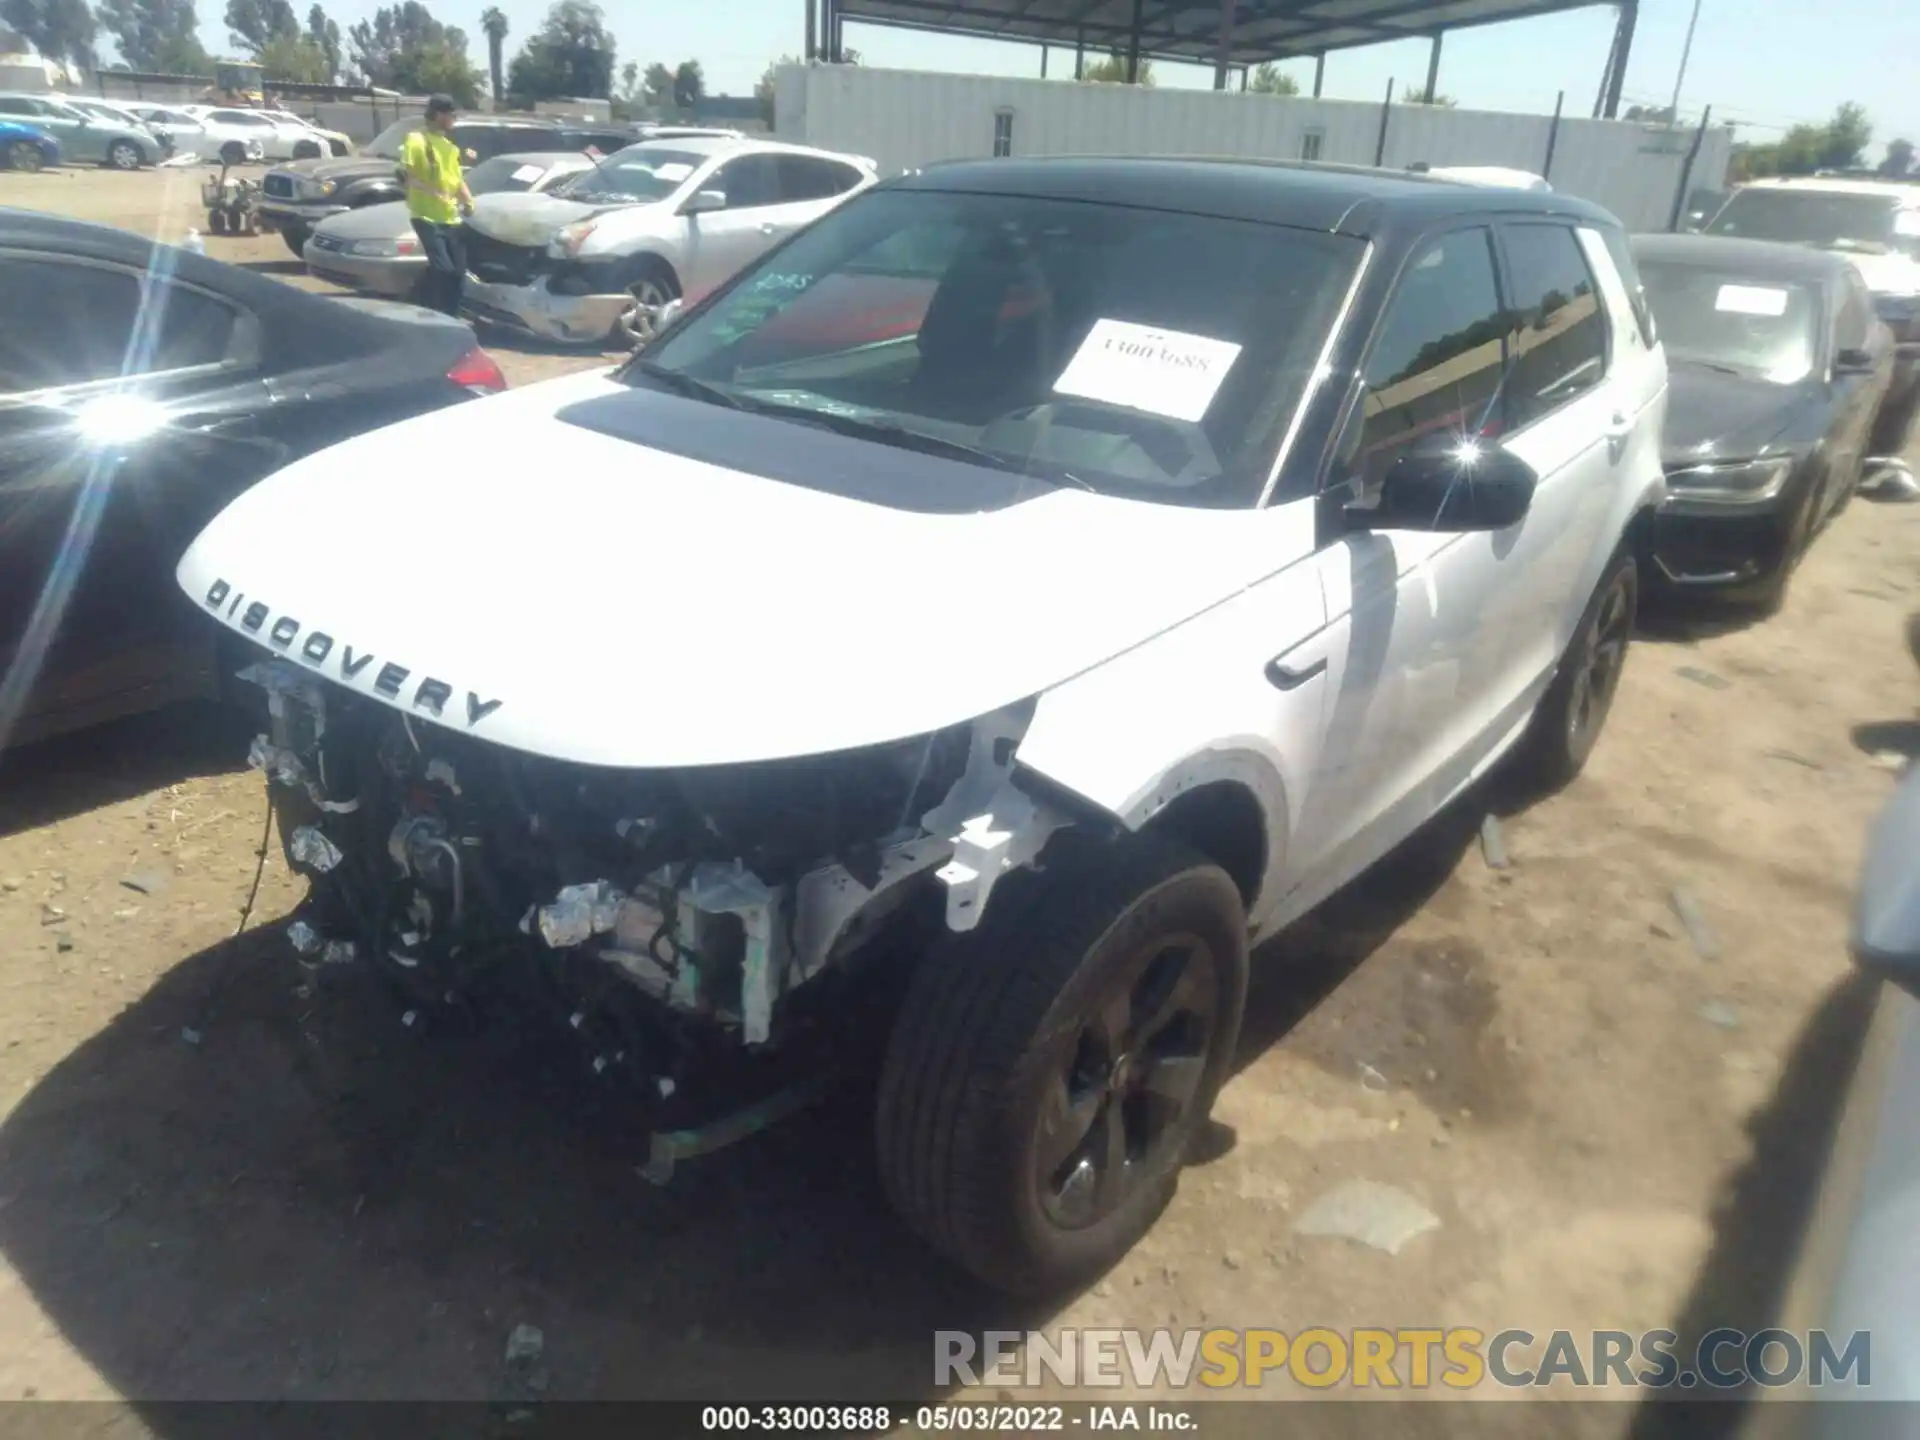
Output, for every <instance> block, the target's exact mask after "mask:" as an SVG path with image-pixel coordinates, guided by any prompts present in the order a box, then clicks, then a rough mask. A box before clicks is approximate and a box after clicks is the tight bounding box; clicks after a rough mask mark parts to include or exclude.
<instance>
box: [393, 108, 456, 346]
mask: <svg viewBox="0 0 1920 1440" xmlns="http://www.w3.org/2000/svg"><path fill="white" fill-rule="evenodd" d="M459 113H460V111H459V107H458V106H456V105H455V104H454V103H453V98H452V97H451V96H449V95H435V96H433V97H432V98H431V99H430V100H428V101H427V123H426V124H425V125H424V126H422V127H421V128H420V129H418V130H416V131H414V132H413V133H412V134H411V135H409V136H407V139H406V143H405V144H404V145H402V146H401V147H400V168H401V169H402V170H404V171H405V172H406V178H407V214H408V216H409V217H410V218H411V219H412V220H413V233H414V234H416V235H418V236H419V237H420V249H421V252H422V253H423V254H424V255H425V256H426V257H427V273H426V274H425V275H423V276H421V278H420V290H419V300H420V303H421V304H422V305H425V306H426V307H427V308H429V309H431V310H439V311H441V312H442V313H444V314H447V315H458V314H459V313H460V291H461V289H462V286H463V283H464V281H465V279H466V273H467V245H466V236H465V234H464V233H463V231H462V228H461V223H460V222H461V217H462V216H464V215H466V214H468V213H469V212H470V211H471V210H472V209H473V192H471V191H470V190H468V189H467V182H466V180H465V179H464V178H463V176H462V175H461V173H460V147H459V146H458V145H456V144H455V143H454V141H453V122H454V120H455V119H457V118H458V116H459Z"/></svg>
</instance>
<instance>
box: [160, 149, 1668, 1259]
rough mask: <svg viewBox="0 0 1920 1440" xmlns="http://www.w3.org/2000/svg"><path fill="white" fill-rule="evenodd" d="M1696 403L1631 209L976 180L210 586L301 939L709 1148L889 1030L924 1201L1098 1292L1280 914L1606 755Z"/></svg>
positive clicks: (188, 563)
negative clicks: (1496, 778)
mask: <svg viewBox="0 0 1920 1440" xmlns="http://www.w3.org/2000/svg"><path fill="white" fill-rule="evenodd" d="M1666 393H1667V382H1666V362H1665V357H1664V355H1663V353H1662V352H1661V350H1660V349H1659V348H1658V345H1657V343H1656V342H1655V338H1654V335H1653V333H1652V329H1651V324H1650V321H1649V320H1648V318H1647V315H1646V311H1645V307H1644V303H1643V301H1642V300H1641V298H1640V294H1639V287H1638V284H1637V282H1636V279H1635V277H1634V273H1633V269H1632V261H1631V259H1630V258H1629V255H1628V251H1627V246H1626V237H1625V235H1624V233H1623V232H1622V230H1621V228H1620V226H1619V224H1618V222H1617V221H1615V220H1614V219H1613V218H1612V217H1611V216H1609V215H1607V214H1606V213H1605V212H1603V211H1601V210H1598V209H1596V208H1595V207H1593V206H1591V205H1588V204H1586V203H1584V202H1581V201H1577V200H1573V199H1569V198H1566V197H1564V196H1559V195H1555V194H1552V193H1548V192H1525V191H1519V190H1510V189H1495V188H1490V187H1486V186H1468V185H1461V184H1457V183H1450V182H1446V181H1440V180H1423V179H1418V178H1412V177H1408V176H1404V175H1393V174H1388V173H1385V172H1349V171H1320V170H1316V169H1302V168H1297V167H1288V166H1278V165H1261V164H1251V163H1232V162H1199V161H1192V160H1181V161H1178V162H1168V161H1144V160H1143V161H1128V160H1066V159H1062V160H1039V161H1026V160H1013V159H1002V160H995V161H987V162H966V163H959V164H955V165H951V166H940V167H934V168H931V169H929V170H927V171H924V172H921V173H918V174H914V175H909V176H906V177H903V178H901V179H898V180H894V181H891V182H888V183H886V184H884V185H881V186H878V187H876V188H874V189H872V190H870V191H868V192H867V193H865V194H862V195H859V196H856V197H855V198H854V199H852V200H851V201H849V202H848V203H846V204H845V205H842V206H840V207H839V208H837V209H835V210H834V211H833V213H832V214H830V215H828V216H827V217H826V218H824V219H822V220H820V221H819V222H817V223H816V224H814V225H813V226H811V227H810V228H808V229H807V230H805V231H803V232H801V233H800V234H799V235H797V236H796V237H795V238H793V239H792V240H790V241H789V242H787V243H786V244H785V245H783V246H780V247H778V248H777V249H775V250H773V251H772V253H770V254H769V255H767V256H766V257H764V258H763V259H761V260H760V261H759V262H758V263H756V264H753V265H751V266H749V267H748V268H747V269H746V270H745V271H744V272H743V273H741V274H740V275H739V276H738V277H737V278H736V279H734V280H733V281H732V282H731V283H730V284H728V285H726V286H724V287H722V288H721V289H720V290H718V291H717V292H715V293H714V294H712V295H711V296H709V297H708V298H707V299H706V300H705V301H704V302H702V303H700V304H697V305H695V306H693V307H692V308H691V309H690V310H688V311H686V312H684V313H683V314H682V315H681V316H680V317H678V318H677V319H676V320H675V322H674V323H673V324H671V325H670V326H669V327H668V328H667V329H666V330H664V331H663V333H662V334H661V335H659V336H658V337H657V338H656V339H655V340H654V342H653V343H652V344H651V345H649V346H648V347H647V348H646V349H645V350H643V351H642V352H641V353H640V354H639V355H637V356H635V357H634V358H633V359H632V360H630V361H629V362H628V363H627V364H626V365H624V366H623V367H621V368H620V369H619V370H617V371H612V372H607V373H601V374H593V375H582V376H575V377H570V378H567V379H563V380H557V381H553V382H551V383H548V384H544V385H539V386H534V387H530V388H528V389H524V390H519V391H515V392H513V393H511V394H509V395H506V396H503V397H500V398H498V399H492V400H487V401H485V402H482V403H480V404H478V405H474V406H466V407H462V409H461V411H460V414H459V416H458V418H457V420H456V419H452V418H446V419H442V418H437V417H428V418H426V419H421V420H412V421H407V422H404V423H402V424H399V425H395V426H393V427H391V428H389V429H386V430H382V431H378V432H376V433H373V434H370V435H366V436H362V437H361V438H358V439H355V440H350V441H348V442H346V443H344V444H342V445H339V446H336V447H335V448H333V449H332V450H329V451H325V452H322V453H321V454H319V455H316V456H313V457H311V458H309V459H306V460H303V461H301V462H299V463H298V464H296V465H294V466H292V467H290V468H288V469H287V470H284V471H282V472H281V473H280V474H278V475H277V476H274V477H272V478H270V479H268V480H266V481H265V482H263V483H261V484H260V485H258V486H256V487H255V488H254V489H252V490H250V491H248V492H247V493H246V494H245V495H243V496H242V497H240V498H239V499H238V500H236V501H235V502H234V503H233V504H232V505H231V507H230V508H229V509H228V510H227V511H226V512H225V513H223V514H222V515H221V516H220V517H219V518H218V519H216V520H215V521H214V523H213V524H212V525H211V526H209V527H208V528H207V530H206V531H205V532H204V533H203V534H202V535H201V536H200V538H199V539H198V540H197V541H196V542H195V544H194V545H193V547H192V548H191V549H190V551H189V552H188V553H187V555H186V557H185V558H184V559H183V560H182V562H181V564H180V568H179V577H180V581H181V584H182V585H183V586H184V588H185V589H186V591H187V592H188V594H189V595H190V596H191V597H192V599H193V601H194V603H196V604H198V605H201V606H203V607H204V608H205V609H206V611H207V613H208V614H209V615H210V616H212V617H214V618H216V619H218V620H219V621H220V622H222V623H224V624H225V625H227V626H229V627H231V628H232V629H234V630H235V631H237V632H238V633H239V634H241V635H242V636H249V637H252V638H253V639H254V640H255V641H257V642H258V643H259V646H260V649H261V654H262V657H263V663H262V664H260V665H258V666H256V667H254V668H253V669H252V671H251V674H252V675H253V676H254V678H256V679H258V680H260V681H261V683H263V684H264V685H266V686H267V687H268V689H269V691H270V692H271V696H272V709H273V711H274V717H275V718H274V729H273V733H272V734H271V735H267V736H262V737H261V739H260V741H259V742H258V744H257V746H256V750H255V759H256V762H257V763H258V764H259V765H260V766H262V767H263V768H264V769H265V770H266V772H267V774H268V775H269V777H270V782H271V789H272V793H273V795H274V797H275V800H276V805H277V807H278V813H279V816H280V823H281V827H282V833H283V834H284V835H285V836H286V837H287V841H288V849H289V855H290V857H291V859H292V861H293V863H294V864H295V865H296V866H297V867H298V868H299V869H300V870H302V871H303V872H304V873H306V874H307V875H309V876H311V877H312V886H311V890H310V894H309V897H308V899H307V900H306V902H305V903H304V904H303V906H302V907H301V909H300V912H299V914H298V916H297V919H296V920H295V922H294V924H293V925H292V927H291V929H290V931H289V938H290V939H291V941H292V945H293V948H294V950H295V951H296V952H297V953H298V954H299V955H300V957H301V958H302V959H303V961H304V962H306V963H308V964H310V965H313V966H315V967H318V968H322V969H324V970H325V971H327V972H329V973H333V972H344V971H352V970H357V971H360V972H365V973H372V974H375V975H377V976H379V977H380V979H381V980H382V982H383V983H385V984H387V985H390V986H391V987H392V988H393V989H394V990H396V991H397V992H398V993H399V994H400V995H401V997H402V1008H403V1010H404V1012H405V1014H406V1016H407V1018H408V1021H409V1024H411V1025H413V1026H414V1027H416V1028H422V1029H430V1028H431V1027H432V1026H433V1025H434V1023H435V1022H436V1019H437V1018H438V1017H441V1016H445V1015H451V1014H453V1013H456V1012H458V1013H463V1014H464V1013H474V1012H477V1013H482V1014H485V1013H501V1014H506V1015H511V1016H513V1017H515V1023H520V1022H522V1021H524V1018H525V1017H526V1016H528V1015H536V1014H544V1015H549V1016H551V1017H552V1024H553V1025H554V1027H555V1028H556V1031H557V1032H559V1033H563V1034H564V1033H569V1032H570V1033H571V1034H572V1035H573V1036H575V1037H577V1039H578V1041H579V1043H580V1054H581V1060H582V1065H583V1068H584V1069H587V1070H590V1071H591V1072H592V1073H594V1074H596V1075H598V1076H600V1077H601V1079H602V1080H603V1081H604V1082H605V1083H608V1084H616V1085H621V1086H623V1087H629V1088H628V1089H626V1090H623V1093H625V1094H630V1095H631V1097H632V1098H633V1102H634V1103H636V1104H642V1103H644V1104H645V1105H648V1106H650V1107H653V1115H654V1119H655V1123H656V1125H657V1129H656V1130H655V1134H654V1141H653V1153H652V1154H651V1156H650V1157H649V1173H650V1174H652V1175H654V1176H656V1177H664V1176H665V1175H666V1174H667V1173H669V1172H670V1170H671V1168H672V1165H673V1162H674V1161H675V1160H676V1159H677V1158H680V1157H681V1156H683V1155H685V1154H688V1153H697V1152H699V1151H701V1150H704V1149H707V1148H711V1147H712V1145H713V1144H715V1143H718V1142H719V1141H721V1140H722V1139H724V1138H725V1137H727V1136H730V1135H733V1136H737V1135H738V1134H741V1133H745V1132H746V1131H747V1130H750V1129H752V1128H754V1126H755V1125H757V1124H758V1123H761V1122H764V1121H765V1119H766V1118H767V1116H768V1114H769V1113H770V1109H769V1107H771V1106H773V1105H775V1104H776V1102H775V1101H772V1100H764V1101H763V1103H762V1104H761V1106H760V1107H759V1108H749V1109H748V1110H747V1111H746V1112H744V1114H745V1117H746V1118H745V1119H742V1117H741V1115H740V1114H735V1115H733V1116H731V1117H729V1118H726V1119H721V1120H718V1121H716V1120H715V1115H714V1109H713V1107H715V1106H716V1103H717V1102H716V1096H717V1095H723V1096H729V1097H731V1101H730V1103H741V1102H742V1101H743V1100H744V1099H747V1098H751V1097H752V1096H754V1095H755V1094H756V1093H757V1092H760V1091H761V1087H764V1092H763V1093H764V1094H765V1095H778V1096H791V1095H793V1094H794V1093H796V1092H795V1091H794V1090H793V1089H792V1088H791V1086H792V1085H793V1084H794V1083H795V1082H796V1077H800V1076H806V1075H808V1074H811V1073H812V1072H813V1071H814V1070H816V1069H817V1068H818V1067H823V1066H828V1065H838V1066H843V1067H844V1066H848V1065H851V1066H852V1067H853V1068H854V1069H855V1070H856V1072H857V1070H858V1068H859V1067H858V1063H857V1062H858V1056H859V1055H860V1054H861V1047H862V1046H863V1045H867V1046H869V1047H873V1048H877V1050H878V1051H880V1052H883V1056H884V1058H883V1059H882V1061H881V1064H880V1072H881V1073H880V1079H879V1091H878V1100H877V1107H876V1115H877V1119H876V1128H877V1133H878V1145H879V1150H880V1156H881V1166H882V1172H883V1174H884V1176H885V1178H886V1182H887V1186H888V1189H889V1191H890V1193H891V1195H892V1197H893V1199H894V1200H895V1202H896V1204H897V1205H898V1207H899V1209H900V1210H901V1212H902V1213H903V1214H904V1215H905V1216H906V1218H907V1220H908V1221H909V1222H910V1223H911V1224H912V1225H913V1226H914V1227H915V1228H916V1229H918V1230H919V1231H920V1233H921V1234H923V1235H924V1236H925V1237H926V1238H927V1239H928V1240H929V1241H930V1242H932V1243H933V1244H934V1245H935V1246H937V1247H939V1248H940V1249H941V1250H942V1251H944V1252H945V1253H946V1254H948V1255H949V1256H951V1257H952V1258H953V1259H954V1260H956V1261H958V1262H959V1263H960V1264H961V1265H963V1266H965V1267H966V1268H968V1269H969V1270H971V1271H973V1272H974V1273H975V1274H977V1275H979V1276H981V1277H983V1278H985V1279H986V1280H988V1281H990V1282H992V1283H994V1284H996V1285H1001V1286H1005V1287H1007V1288H1010V1289H1017V1290H1033V1291H1048V1290H1055V1289H1058V1288H1060V1287H1062V1286H1065V1285H1069V1284H1072V1283H1074V1282H1075V1281H1077V1280H1080V1279H1083V1278H1084V1277H1086V1276H1088V1275H1089V1274H1091V1273H1093V1272H1095V1271H1097V1270H1099V1269H1100V1268H1101V1267H1103V1266H1105V1265H1107V1264H1109V1263H1111V1262H1112V1261H1113V1260H1114V1259H1115V1258H1116V1257H1117V1256H1118V1255H1119V1254H1120V1253H1122V1252H1123V1251H1124V1250H1125V1249H1126V1248H1127V1247H1128V1246H1129V1245H1130V1244H1132V1242H1133V1241H1134V1240H1135V1239H1136V1238H1137V1237H1138V1236H1139V1235H1140V1234H1141V1233H1142V1231H1144V1230H1145V1229H1146V1227H1147V1226H1148V1225H1149V1224H1150V1223H1151V1222H1152V1220H1153V1218H1154V1216H1155V1215H1156V1214H1157V1213H1158V1211H1159V1210H1160V1208H1161V1206H1162V1205H1163V1204H1164V1203H1165V1202H1166V1200H1167V1198H1168V1197H1169V1195H1170V1194H1171V1193H1172V1190H1173V1188H1174V1185H1175V1183H1176V1180H1177V1177H1178V1174H1179V1169H1180V1162H1181V1156H1182V1154H1183V1152H1184V1151H1185V1148H1186V1145H1187V1142H1188V1140H1189V1139H1190V1138H1191V1136H1192V1135H1193V1133H1194V1130H1195V1127H1196V1126H1197V1125H1199V1124H1200V1122H1201V1121H1202V1120H1203V1118H1204V1117H1205V1115H1206V1113H1207V1110H1208V1107H1209V1106H1210V1105H1211V1103H1212V1100H1213V1097H1214V1094H1215V1092H1216V1091H1217V1090H1218V1088H1219V1086H1220V1084H1221V1082H1222V1081H1223V1080H1224V1079H1225V1078H1226V1076H1227V1074H1228V1071H1229V1068H1230V1066H1231V1064H1232V1060H1233V1055H1234V1045H1235V1038H1236V1035H1237V1033H1238V1030H1239V1027H1240V1018H1241V1011H1242V1007H1243V1001H1244V998H1245V993H1246V986H1247V967H1248V953H1249V949H1250V947H1251V946H1252V945H1253V944H1255V943H1256V942H1258V941H1259V940H1261V939H1262V938H1263V937H1266V936H1269V935H1272V934H1274V933H1275V932H1277V931H1278V930H1279V929H1280V928H1281V927H1283V926H1285V925H1286V924H1287V923H1288V922H1289V921H1291V920H1293V919H1294V918H1295V917H1297V916H1299V915H1301V914H1303V913H1304V912H1305V911H1307V910H1308V909H1310V908H1311V907H1312V906H1314V905H1315V904H1317V903H1318V902H1319V901H1320V900H1321V899H1323V898H1324V897H1326V896H1327V895H1329V894H1330V893H1332V892H1333V891H1334V890H1335V889H1336V888H1338V887H1339V886H1341V885H1343V884H1345V883H1346V882H1347V881H1349V880H1351V879H1352V878H1354V877H1355V876H1356V875H1358V874H1359V873H1360V872H1361V871H1362V870H1363V869H1365V868H1366V867H1367V866H1368V865H1370V864H1372V863H1373V862H1374V861H1375V860H1377V859H1379V858H1380V857H1381V856H1382V855H1384V854H1385V853H1386V852H1387V851H1388V850H1390V849H1391V848H1393V847H1394V846H1395V845H1397V844H1398V843H1399V842H1400V841H1401V840H1402V839H1404V838H1405V837H1406V836H1407V835H1408V834H1409V833H1411V832H1412V831H1413V830H1414V829H1415V827H1417V826H1419V825H1420V824H1421V823H1422V822H1423V821H1425V820H1426V819H1427V818H1428V817H1430V816H1431V815H1433V814H1434V812H1435V811H1436V810H1438V809H1440V808H1441V807H1442V806H1444V805H1446V804H1447V803H1448V802H1449V801H1450V800H1452V799H1453V798H1454V797H1455V796H1458V795H1460V794H1461V792H1462V791H1464V790H1465V789H1466V788H1467V787H1468V786H1469V785H1471V784H1472V783H1473V782H1474V780H1475V779H1476V778H1477V777H1479V776H1481V775H1483V774H1485V773H1486V772H1487V771H1488V770H1489V769H1490V768H1491V767H1492V766H1494V765H1495V764H1496V763H1498V762H1501V761H1502V760H1503V759H1505V760H1510V761H1511V762H1512V763H1513V764H1514V765H1516V766H1518V767H1521V768H1522V769H1524V770H1525V772H1526V773H1527V776H1528V778H1529V779H1530V780H1531V781H1533V782H1535V783H1538V784H1543V785H1552V784H1557V783H1560V782H1563V781H1565V780H1567V779H1568V778H1570V777H1571V776H1572V775H1573V774H1574V773H1575V772H1576V771H1578V770H1579V769H1580V767H1581V765H1582V764H1583V762H1584V761H1585V760H1586V758H1587V756H1588V753H1589V752H1590V750H1591V749H1592V747H1593V745H1594V742H1595V739H1596V737H1597V735H1598V734H1599V732H1600V728H1601V726H1602V724H1603V722H1604V721H1605V719H1606V715H1607V711H1608V705H1609V702H1610V701H1611V700H1612V698H1613V696H1614V693H1615V687H1616V685H1617V683H1618V681H1619V678H1620V674H1621V667H1622V662H1623V660H1624V658H1625V653H1626V649H1627V643H1628V639H1629V636H1630V634H1631V631H1632V627H1633V622H1634V604H1635V594H1636V576H1635V569H1634V560H1633V554H1634V545H1633V540H1634V538H1635V536H1634V535H1633V533H1632V532H1633V531H1634V530H1635V528H1636V527H1637V526H1639V525H1641V524H1643V523H1645V520H1646V518H1647V516H1648V515H1649V514H1650V507H1652V506H1653V505H1654V504H1655V503H1656V502H1657V501H1658V500H1659V499H1660V497H1661V494H1662V479H1661V468H1660V426H1661V420H1662V418H1663V411H1664V409H1665V404H1666ZM374 514H377V515H378V516H379V517H380V522H381V523H380V524H379V525H377V526H371V527H370V526H369V525H368V524H367V523H366V519H365V517H366V516H368V515H374ZM289 536H294V537H297V543H294V544H291V545H290V544H288V543H287V537H289ZM496 1004H497V1005H498V1006H499V1009H498V1010H497V1011H491V1010H489V1007H490V1006H494V1005H496ZM880 1025H884V1026H886V1027H887V1029H886V1033H885V1035H884V1037H882V1036H880V1035H879V1034H877V1033H876V1029H875V1028H874V1027H877V1026H880ZM709 1123H717V1124H718V1125H719V1127H720V1128H718V1129H710V1128H705V1127H706V1126H707V1125H709Z"/></svg>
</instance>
